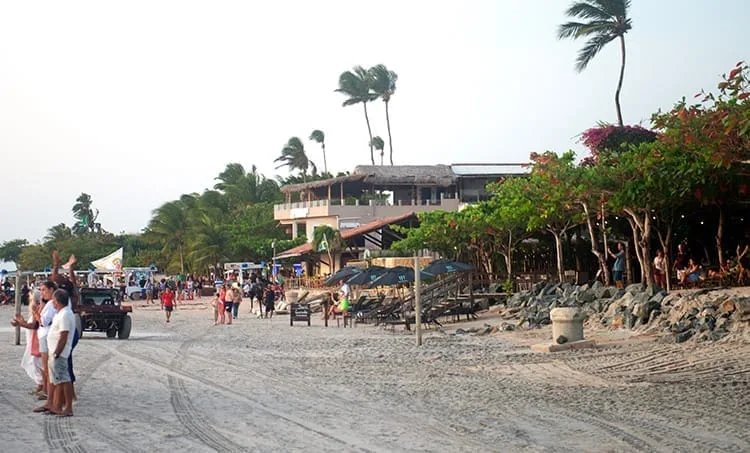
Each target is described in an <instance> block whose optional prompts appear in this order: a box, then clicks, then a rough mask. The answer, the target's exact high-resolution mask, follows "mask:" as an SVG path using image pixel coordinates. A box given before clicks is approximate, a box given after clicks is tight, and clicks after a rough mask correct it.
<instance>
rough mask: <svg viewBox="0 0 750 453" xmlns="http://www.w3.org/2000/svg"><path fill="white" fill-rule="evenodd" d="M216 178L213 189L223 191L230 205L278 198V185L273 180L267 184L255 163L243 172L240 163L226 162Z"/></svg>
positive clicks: (243, 169)
mask: <svg viewBox="0 0 750 453" xmlns="http://www.w3.org/2000/svg"><path fill="white" fill-rule="evenodd" d="M216 179H217V180H219V182H217V183H216V184H215V185H214V189H216V190H219V191H221V192H223V193H224V195H226V197H227V199H228V201H229V204H230V205H232V206H236V205H244V204H255V203H261V202H264V201H269V202H270V201H276V200H277V199H278V185H276V183H275V182H274V181H273V180H270V184H269V180H267V179H266V178H265V176H263V175H262V174H260V173H258V169H257V168H256V167H255V165H253V166H252V167H251V169H250V171H249V172H245V168H244V167H243V166H242V165H241V164H238V163H231V164H227V167H226V169H224V171H223V172H221V173H219V176H218V177H217V178H216Z"/></svg>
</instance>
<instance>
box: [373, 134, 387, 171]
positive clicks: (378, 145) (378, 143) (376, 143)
mask: <svg viewBox="0 0 750 453" xmlns="http://www.w3.org/2000/svg"><path fill="white" fill-rule="evenodd" d="M370 146H372V147H373V148H375V149H376V150H378V151H380V165H383V148H385V143H383V139H382V138H380V136H378V135H376V136H375V137H373V138H372V143H370Z"/></svg>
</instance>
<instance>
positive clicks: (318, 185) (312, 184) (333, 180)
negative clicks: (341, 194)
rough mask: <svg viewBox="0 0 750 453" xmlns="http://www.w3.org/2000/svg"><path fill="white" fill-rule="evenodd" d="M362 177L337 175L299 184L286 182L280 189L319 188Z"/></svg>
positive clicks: (300, 189)
mask: <svg viewBox="0 0 750 453" xmlns="http://www.w3.org/2000/svg"><path fill="white" fill-rule="evenodd" d="M362 179H364V176H363V175H346V176H338V177H336V178H329V179H321V180H320V181H310V182H303V183H299V184H287V185H285V186H281V188H280V190H281V191H282V192H283V193H296V192H301V191H303V190H310V189H319V188H321V187H328V186H330V185H333V184H339V183H342V182H351V181H361V180H362Z"/></svg>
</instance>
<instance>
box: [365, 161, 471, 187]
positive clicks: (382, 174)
mask: <svg viewBox="0 0 750 453" xmlns="http://www.w3.org/2000/svg"><path fill="white" fill-rule="evenodd" d="M354 174H355V175H365V178H364V180H363V182H364V183H365V184H375V185H383V184H393V185H414V184H420V185H429V186H443V187H446V186H450V185H452V184H453V183H454V182H455V180H456V175H455V174H454V173H453V171H452V170H451V167H449V166H448V165H358V166H356V167H354Z"/></svg>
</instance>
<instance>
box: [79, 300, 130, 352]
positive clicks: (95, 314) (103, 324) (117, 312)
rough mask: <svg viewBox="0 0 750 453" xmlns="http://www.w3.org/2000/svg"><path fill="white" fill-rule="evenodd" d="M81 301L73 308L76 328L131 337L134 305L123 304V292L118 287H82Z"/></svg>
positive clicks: (123, 337) (111, 336) (110, 335)
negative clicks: (131, 314)
mask: <svg viewBox="0 0 750 453" xmlns="http://www.w3.org/2000/svg"><path fill="white" fill-rule="evenodd" d="M79 291H80V298H79V303H78V305H77V306H76V307H75V309H74V310H73V311H74V313H75V315H76V328H77V329H78V331H79V332H80V334H81V336H82V337H83V332H85V331H89V332H106V334H107V337H108V338H114V337H115V336H117V337H118V338H119V339H121V340H126V339H128V338H129V337H130V330H131V328H132V326H133V320H132V318H131V317H130V313H132V311H133V307H131V306H129V305H122V293H121V292H120V291H119V290H118V289H116V288H81V289H80V290H79Z"/></svg>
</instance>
